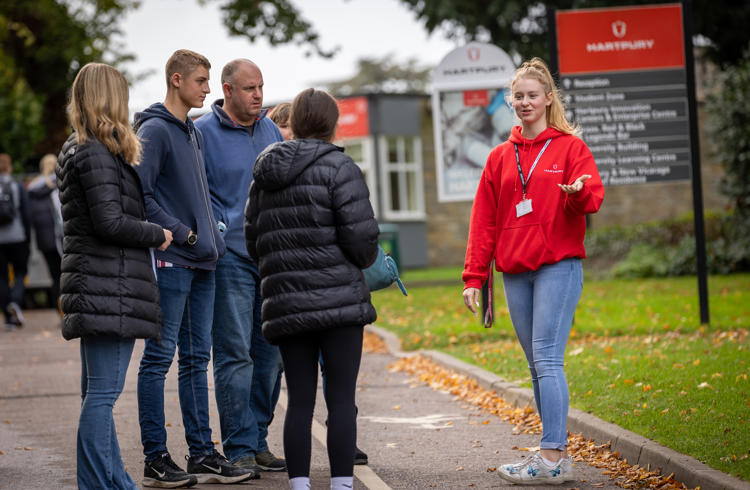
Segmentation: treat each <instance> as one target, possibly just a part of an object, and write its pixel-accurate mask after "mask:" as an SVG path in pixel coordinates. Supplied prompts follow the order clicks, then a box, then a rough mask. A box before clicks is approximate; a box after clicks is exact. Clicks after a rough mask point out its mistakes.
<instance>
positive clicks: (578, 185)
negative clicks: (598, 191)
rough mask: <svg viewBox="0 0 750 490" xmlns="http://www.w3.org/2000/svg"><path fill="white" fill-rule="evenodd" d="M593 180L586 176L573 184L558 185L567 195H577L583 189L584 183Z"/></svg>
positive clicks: (582, 176)
mask: <svg viewBox="0 0 750 490" xmlns="http://www.w3.org/2000/svg"><path fill="white" fill-rule="evenodd" d="M590 178H591V176H590V175H588V174H584V175H581V176H580V177H578V178H577V179H576V180H575V181H573V183H572V184H557V185H558V187H560V189H562V191H563V192H564V193H565V194H575V193H576V192H578V191H580V190H581V189H583V183H584V182H586V181H587V180H589V179H590Z"/></svg>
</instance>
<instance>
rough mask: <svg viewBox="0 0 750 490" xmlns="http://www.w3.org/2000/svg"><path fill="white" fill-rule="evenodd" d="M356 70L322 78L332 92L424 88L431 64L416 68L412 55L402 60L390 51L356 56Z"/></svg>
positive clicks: (352, 92) (407, 90) (403, 91)
mask: <svg viewBox="0 0 750 490" xmlns="http://www.w3.org/2000/svg"><path fill="white" fill-rule="evenodd" d="M357 67H358V70H357V74H356V75H354V76H353V77H351V78H348V79H346V80H338V81H332V82H324V85H325V86H326V88H327V89H328V91H329V92H331V93H332V94H334V95H351V94H354V93H361V94H364V93H405V92H425V91H426V90H427V83H428V81H429V77H430V71H431V68H419V67H418V66H417V61H416V60H414V59H410V60H407V61H406V62H405V63H404V64H398V63H396V62H394V61H393V55H391V54H389V55H385V56H383V57H382V58H380V59H377V58H360V59H359V60H358V61H357Z"/></svg>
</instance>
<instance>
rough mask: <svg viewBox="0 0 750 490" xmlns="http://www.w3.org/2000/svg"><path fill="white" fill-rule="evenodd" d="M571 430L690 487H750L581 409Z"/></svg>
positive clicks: (466, 371)
mask: <svg viewBox="0 0 750 490" xmlns="http://www.w3.org/2000/svg"><path fill="white" fill-rule="evenodd" d="M366 328H367V330H369V331H371V332H372V333H374V334H375V335H377V336H378V337H380V338H381V339H382V340H383V341H384V342H385V344H386V346H387V347H388V351H389V352H390V353H391V354H392V355H394V356H396V357H399V358H402V357H410V356H412V355H415V354H421V355H423V356H425V357H428V358H430V359H431V360H432V361H434V362H436V363H438V364H440V365H442V366H444V367H445V368H448V369H451V370H453V371H456V372H458V373H460V374H463V375H465V376H468V377H470V378H472V379H475V380H476V381H477V383H479V385H480V386H481V387H482V388H484V389H487V390H492V391H495V392H497V393H498V394H499V395H500V396H502V398H503V399H505V401H507V402H508V403H511V404H512V405H514V406H526V405H529V406H531V407H533V408H535V403H534V392H533V391H532V390H531V389H529V388H521V387H519V386H517V385H514V384H513V383H509V382H507V381H505V380H504V379H502V378H501V377H499V376H498V375H496V374H493V373H490V372H489V371H486V370H484V369H482V368H480V367H478V366H473V365H471V364H468V363H465V362H463V361H460V360H458V359H456V358H455V357H452V356H450V355H448V354H445V353H443V352H438V351H433V350H420V351H413V352H403V351H402V350H401V341H400V339H399V338H398V336H397V335H396V334H394V333H392V332H390V331H388V330H385V329H383V328H381V327H378V326H376V325H368V326H367V327H366ZM535 409H536V408H535ZM568 430H569V431H570V432H580V433H581V434H583V435H584V436H585V437H587V438H591V439H593V440H594V441H596V442H597V443H598V444H605V443H607V442H609V443H610V444H611V447H612V451H618V452H619V453H620V457H622V458H624V459H625V460H626V461H627V462H628V463H629V464H631V465H635V464H638V465H640V466H641V467H646V468H648V467H652V468H661V471H662V473H663V474H665V475H669V474H670V473H674V477H675V479H676V480H678V481H680V482H682V483H684V484H685V485H686V486H688V487H690V488H695V487H700V488H701V490H722V489H726V490H750V483H748V482H745V481H743V480H740V479H739V478H736V477H734V476H732V475H729V474H727V473H724V472H722V471H719V470H716V469H713V468H711V467H710V466H708V465H707V464H705V463H702V462H700V461H698V460H697V459H695V458H693V457H691V456H687V455H685V454H682V453H679V452H677V451H675V450H673V449H670V448H668V447H665V446H662V445H661V444H659V443H657V442H655V441H652V440H651V439H648V438H646V437H643V436H641V435H639V434H636V433H635V432H631V431H629V430H626V429H623V428H622V427H620V426H617V425H615V424H612V423H610V422H606V421H604V420H602V419H600V418H599V417H596V416H594V415H591V414H590V413H587V412H584V411H582V410H578V409H575V408H570V409H569V411H568Z"/></svg>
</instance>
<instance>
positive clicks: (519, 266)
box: [495, 223, 550, 272]
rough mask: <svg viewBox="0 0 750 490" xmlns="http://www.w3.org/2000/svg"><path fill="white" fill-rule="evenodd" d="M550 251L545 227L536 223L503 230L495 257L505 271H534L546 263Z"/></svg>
mask: <svg viewBox="0 0 750 490" xmlns="http://www.w3.org/2000/svg"><path fill="white" fill-rule="evenodd" d="M549 250H550V247H549V243H548V241H547V235H546V233H545V232H544V227H543V226H542V225H541V224H539V223H534V224H529V225H525V226H516V227H512V228H505V229H503V231H502V234H501V235H500V239H499V240H498V242H497V250H496V251H495V257H497V261H498V262H499V265H500V268H501V270H503V271H506V272H517V271H519V270H529V269H532V270H533V269H536V268H537V267H538V266H539V265H540V264H542V263H543V262H544V258H545V257H546V256H547V255H548V254H549Z"/></svg>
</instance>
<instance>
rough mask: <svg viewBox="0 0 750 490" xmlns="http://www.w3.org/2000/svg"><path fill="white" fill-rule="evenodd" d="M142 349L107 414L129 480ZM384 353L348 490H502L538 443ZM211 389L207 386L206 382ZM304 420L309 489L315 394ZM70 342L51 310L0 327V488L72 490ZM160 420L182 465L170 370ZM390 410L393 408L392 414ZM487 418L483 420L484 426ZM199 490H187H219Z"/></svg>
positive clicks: (374, 358)
mask: <svg viewBox="0 0 750 490" xmlns="http://www.w3.org/2000/svg"><path fill="white" fill-rule="evenodd" d="M142 349H143V341H141V340H139V341H137V342H136V348H135V351H134V353H133V358H132V360H131V362H130V369H129V372H128V377H127V381H126V385H125V390H124V392H123V393H122V395H121V396H120V399H119V400H118V402H117V404H116V406H115V420H116V424H117V429H118V434H119V442H120V448H121V451H122V454H123V457H124V458H125V465H126V467H127V469H128V471H129V472H130V474H131V475H132V476H133V479H134V480H135V481H136V483H139V484H140V482H141V480H142V476H143V469H142V468H143V467H142V464H143V463H142V461H143V455H142V448H141V444H140V435H139V427H138V414H137V400H136V378H137V370H138V363H139V360H140V357H141V353H142ZM395 360H396V358H395V357H394V356H392V355H390V354H372V353H368V354H365V355H364V357H363V361H362V368H361V370H360V377H359V388H358V394H357V404H358V407H359V418H358V446H359V447H360V448H362V449H363V450H364V451H365V452H366V453H367V454H368V455H369V460H370V464H369V465H368V466H357V467H355V484H354V488H355V489H367V488H369V489H386V488H393V489H430V488H441V489H448V488H450V489H454V488H469V487H471V488H503V487H508V485H506V484H505V483H504V482H503V480H501V479H500V478H499V477H498V476H497V474H496V473H494V472H492V471H488V468H495V467H497V466H499V465H500V464H502V463H505V462H512V461H515V460H517V459H519V458H520V457H521V456H523V455H528V454H529V453H528V452H522V451H518V450H513V449H511V448H512V447H514V446H516V447H519V448H527V447H532V446H537V445H538V443H539V441H538V437H539V436H529V435H513V434H512V427H511V426H510V425H508V424H506V423H504V422H502V421H501V420H500V419H499V418H497V417H494V416H490V415H487V414H483V413H481V412H479V411H478V410H476V409H474V408H470V407H467V406H465V405H464V404H463V403H462V402H460V401H455V400H454V399H453V398H452V397H451V396H450V395H448V394H445V393H441V392H437V391H434V390H433V389H431V388H429V387H426V386H424V385H418V386H415V383H411V382H410V381H409V377H408V376H407V375H405V374H403V373H391V372H389V371H388V365H389V364H391V363H392V362H394V361H395ZM209 386H210V387H211V389H212V390H213V382H212V374H211V373H210V372H209ZM318 395H319V396H318V404H317V407H316V414H315V422H314V424H313V448H312V466H311V468H312V471H311V481H312V487H313V488H314V489H325V488H329V479H328V476H329V474H328V456H327V453H326V450H325V446H324V444H325V426H324V421H325V418H326V414H325V404H324V402H323V401H322V400H323V397H322V393H321V392H320V391H319V394H318ZM210 400H211V426H212V429H213V438H214V440H215V441H217V449H219V450H221V445H220V441H219V439H220V434H219V420H218V415H217V411H216V406H215V404H214V400H213V393H212V394H211V396H210ZM80 403H81V398H80V358H79V343H78V341H71V342H66V341H64V340H63V339H62V337H61V335H60V330H59V318H58V317H57V314H56V312H55V311H52V310H35V311H28V312H27V313H26V326H25V327H24V328H23V329H21V330H15V331H11V332H6V331H0V451H2V454H0V489H3V490H11V489H12V490H16V489H18V490H21V489H23V490H28V489H56V490H57V489H60V490H62V489H68V488H75V487H76V471H75V468H76V451H75V447H76V427H77V423H78V415H79V410H80ZM166 403H167V406H166V420H167V421H168V423H169V427H168V428H167V432H168V439H169V448H170V452H171V454H172V457H173V458H174V459H175V461H177V462H178V463H179V464H182V465H183V467H184V459H183V458H184V455H185V454H187V447H186V444H185V438H184V434H183V428H182V421H181V417H180V410H179V403H178V400H177V375H176V363H175V364H174V365H173V369H172V370H171V371H170V373H169V376H168V379H167V396H166ZM285 406H286V391H285V389H282V395H281V400H280V402H279V405H278V406H277V409H276V415H275V420H274V422H273V424H272V425H271V427H270V434H269V445H270V447H271V450H272V451H273V452H274V453H275V454H277V455H279V456H281V455H283V447H282V442H281V437H282V426H283V419H284V407H285ZM396 407H398V408H396ZM487 420H489V423H488V424H486V425H485V424H483V423H482V422H484V421H487ZM575 469H576V472H577V476H578V478H579V481H576V482H572V484H571V485H569V487H568V488H572V487H577V488H616V487H615V485H614V484H613V483H612V481H611V480H609V479H608V477H607V476H605V475H602V473H601V470H600V469H597V468H594V467H590V466H587V465H584V464H582V463H577V464H576V466H575ZM223 487H225V486H223V485H199V486H197V487H195V488H217V489H218V488H223ZM236 488H257V489H270V488H274V489H280V488H288V483H287V476H286V473H285V472H284V473H269V472H264V473H263V474H262V478H261V479H260V480H253V481H251V482H246V483H243V484H240V485H239V486H237V487H236Z"/></svg>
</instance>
